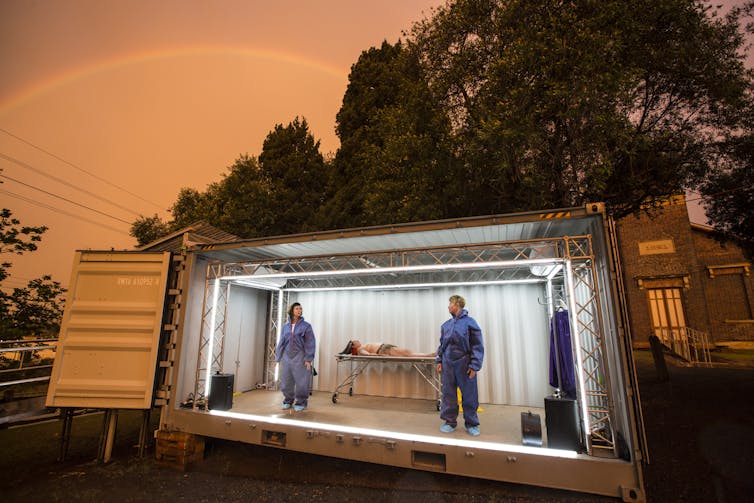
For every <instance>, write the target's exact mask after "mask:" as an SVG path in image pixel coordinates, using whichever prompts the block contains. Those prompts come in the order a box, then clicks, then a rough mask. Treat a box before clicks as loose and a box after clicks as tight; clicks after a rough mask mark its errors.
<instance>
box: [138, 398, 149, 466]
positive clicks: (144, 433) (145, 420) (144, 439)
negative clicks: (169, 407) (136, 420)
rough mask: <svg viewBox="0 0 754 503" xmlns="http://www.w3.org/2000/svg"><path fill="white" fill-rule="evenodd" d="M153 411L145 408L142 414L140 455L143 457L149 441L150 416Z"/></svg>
mask: <svg viewBox="0 0 754 503" xmlns="http://www.w3.org/2000/svg"><path fill="white" fill-rule="evenodd" d="M151 412H152V411H151V410H150V409H144V410H143V411H142V416H141V430H139V457H140V458H143V457H144V453H145V452H146V450H147V447H148V445H147V444H148V443H149V435H148V433H149V416H150V413H151Z"/></svg>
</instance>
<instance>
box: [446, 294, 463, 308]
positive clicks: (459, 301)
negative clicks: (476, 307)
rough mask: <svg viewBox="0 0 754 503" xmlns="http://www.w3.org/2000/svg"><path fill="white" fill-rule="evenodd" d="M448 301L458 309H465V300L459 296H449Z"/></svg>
mask: <svg viewBox="0 0 754 503" xmlns="http://www.w3.org/2000/svg"><path fill="white" fill-rule="evenodd" d="M448 300H450V303H451V304H456V305H458V307H460V308H464V307H466V299H464V298H463V297H461V296H460V295H451V296H450V299H448Z"/></svg>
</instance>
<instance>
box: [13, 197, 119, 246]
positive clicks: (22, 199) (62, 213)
mask: <svg viewBox="0 0 754 503" xmlns="http://www.w3.org/2000/svg"><path fill="white" fill-rule="evenodd" d="M0 194H7V195H9V196H11V197H15V198H16V199H20V200H21V201H25V202H27V203H30V204H33V205H35V206H39V207H40V208H45V209H48V210H52V211H54V212H55V213H59V214H61V215H66V216H69V217H72V218H76V219H78V220H81V221H82V222H87V223H90V224H93V225H98V226H100V227H103V228H105V229H107V230H111V231H114V232H117V233H119V234H124V235H126V236H130V234H129V233H127V232H124V231H123V230H121V229H116V228H115V227H110V226H109V225H107V224H103V223H100V222H96V221H94V220H90V219H88V218H86V217H82V216H81V215H75V214H73V213H69V212H67V211H65V210H61V209H60V208H56V207H54V206H50V205H49V204H45V203H40V202H39V201H35V200H34V199H30V198H28V197H24V196H22V195H20V194H16V193H13V192H10V191H7V190H3V189H0Z"/></svg>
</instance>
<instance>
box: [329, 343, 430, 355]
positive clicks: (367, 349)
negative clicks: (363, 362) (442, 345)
mask: <svg viewBox="0 0 754 503" xmlns="http://www.w3.org/2000/svg"><path fill="white" fill-rule="evenodd" d="M341 354H356V355H359V356H412V357H425V358H426V357H434V356H436V355H437V353H415V352H413V351H411V350H410V349H406V348H399V347H398V346H396V345H394V344H386V343H381V342H366V343H364V344H362V343H361V341H358V340H354V341H349V342H348V345H347V346H346V348H345V349H344V350H343V352H342V353H341Z"/></svg>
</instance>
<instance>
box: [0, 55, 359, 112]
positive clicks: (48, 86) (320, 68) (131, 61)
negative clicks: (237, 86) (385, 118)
mask: <svg viewBox="0 0 754 503" xmlns="http://www.w3.org/2000/svg"><path fill="white" fill-rule="evenodd" d="M193 56H239V57H246V58H256V59H264V60H268V61H274V62H277V63H280V62H282V63H288V64H291V65H296V66H302V67H306V68H310V69H312V70H314V71H317V72H321V73H324V74H326V75H330V76H332V77H334V78H337V79H342V80H344V81H345V80H346V79H347V78H348V69H343V68H339V67H336V66H334V65H329V64H326V63H323V62H320V61H317V60H314V59H307V58H304V57H302V56H299V55H297V54H292V53H287V52H282V51H274V50H268V49H253V48H241V47H232V46H222V45H202V46H191V47H178V48H163V49H157V50H149V51H142V52H133V53H125V54H119V55H116V56H114V57H112V58H108V59H107V60H103V61H98V62H96V63H92V64H86V65H82V66H79V67H76V68H73V69H69V70H67V71H65V72H63V73H60V74H57V75H54V76H52V77H50V78H48V79H45V80H44V81H42V82H37V83H34V84H32V85H29V86H27V87H25V88H24V89H22V90H21V91H19V92H17V93H16V94H14V95H12V96H11V97H10V98H8V99H6V100H4V101H3V102H1V103H0V114H3V113H6V112H9V111H10V110H11V109H13V108H15V107H18V106H21V105H23V104H25V103H28V102H29V101H31V100H32V99H34V98H35V97H37V96H41V95H44V94H46V93H48V92H51V91H53V90H55V89H56V88H60V87H63V86H66V85H69V84H71V83H74V82H76V81H78V80H83V79H86V78H88V77H91V76H93V75H96V74H98V73H102V72H107V71H111V70H115V69H120V68H125V67H128V66H135V65H140V64H144V63H149V62H154V61H162V60H168V59H176V58H184V57H193Z"/></svg>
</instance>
